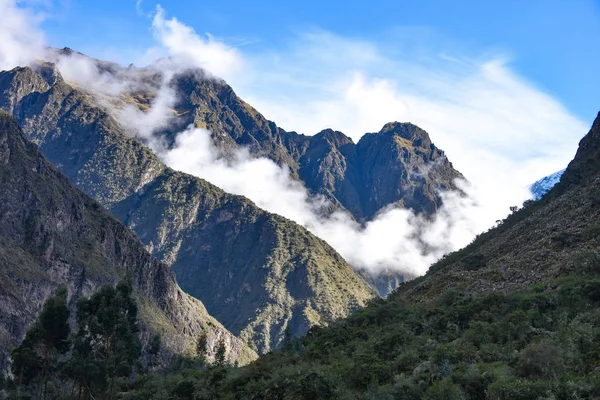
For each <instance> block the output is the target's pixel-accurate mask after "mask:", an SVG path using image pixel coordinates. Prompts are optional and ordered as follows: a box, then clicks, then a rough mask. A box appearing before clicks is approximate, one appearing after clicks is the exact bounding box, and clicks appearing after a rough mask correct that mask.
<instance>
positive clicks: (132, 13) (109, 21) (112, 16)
mask: <svg viewBox="0 0 600 400" xmlns="http://www.w3.org/2000/svg"><path fill="white" fill-rule="evenodd" d="M156 4H157V3H156V2H153V1H150V0H144V1H143V2H141V4H140V7H139V9H141V10H142V11H143V13H152V12H154V10H155V6H156ZM160 4H161V5H162V6H163V7H164V8H165V10H166V11H167V13H168V15H170V16H175V17H177V18H178V19H179V20H180V21H181V22H182V23H185V24H186V25H189V26H191V27H193V28H194V29H195V30H196V31H197V32H198V33H205V32H206V33H210V34H212V35H213V36H215V37H216V38H218V39H219V40H222V41H224V42H225V43H227V44H229V45H231V46H233V47H237V48H240V49H242V50H243V51H244V52H245V53H248V54H252V53H254V52H256V53H260V52H263V51H265V50H269V51H277V50H278V49H285V47H286V46H288V45H289V43H290V41H292V40H293V38H294V37H295V35H297V34H298V33H301V32H304V31H307V30H313V29H322V30H325V31H327V32H331V33H333V34H336V35H340V36H343V37H350V38H357V39H361V40H369V41H372V42H374V43H377V44H378V45H380V46H381V47H382V48H384V49H386V51H389V52H390V53H394V52H402V51H403V49H404V48H406V47H407V45H409V46H410V47H411V49H414V48H415V47H417V46H418V47H419V48H420V49H422V51H430V52H437V53H440V52H441V53H448V54H452V53H454V52H459V53H461V54H467V55H469V56H472V57H485V56H486V55H489V54H495V55H498V54H502V55H503V56H505V57H507V58H508V59H510V63H511V66H512V67H513V69H515V70H516V71H517V72H518V73H519V74H520V75H521V76H523V77H525V78H527V79H528V80H529V81H530V82H532V83H533V84H535V85H536V86H537V87H539V88H540V89H542V90H543V91H545V92H547V93H549V94H551V95H553V96H554V97H556V98H557V99H558V100H559V101H561V103H563V104H564V105H565V106H566V107H567V108H568V109H569V110H570V111H571V112H573V113H574V114H576V115H577V116H578V117H580V118H581V119H583V120H584V121H591V120H592V119H593V117H594V116H595V114H596V112H597V111H598V110H599V109H600V104H599V103H600V102H598V95H597V93H598V90H599V89H600V73H598V71H600V53H599V52H598V51H597V49H598V48H600V2H599V1H597V0H570V1H564V0H562V1H561V0H543V1H542V0H530V1H513V0H505V1H483V2H482V1H454V2H448V1H442V0H437V1H435V0H424V1H374V2H373V1H327V2H323V1H302V2H283V1H282V2H275V1H219V2H215V1H210V2H209V1H161V2H160ZM44 9H45V11H46V13H47V19H46V20H45V22H44V23H43V24H42V27H43V29H44V31H45V33H46V35H47V38H48V39H47V40H48V42H49V43H50V44H52V45H55V46H59V47H63V46H69V47H72V48H75V49H78V50H80V51H83V52H86V53H90V54H91V55H94V56H97V57H103V58H104V57H112V58H115V59H117V60H118V61H120V62H122V63H127V62H128V61H130V60H129V59H128V58H129V57H130V56H131V55H133V54H137V53H140V52H142V51H143V50H144V49H145V48H148V47H149V46H151V45H152V43H153V38H152V35H151V33H150V29H149V24H150V23H149V19H148V17H147V16H143V15H140V13H139V12H138V8H136V2H135V1H133V0H131V1H116V0H105V1H96V0H91V1H90V0H87V1H76V0H63V1H61V2H60V3H54V4H52V5H51V6H50V7H45V8H44ZM132 61H133V60H132Z"/></svg>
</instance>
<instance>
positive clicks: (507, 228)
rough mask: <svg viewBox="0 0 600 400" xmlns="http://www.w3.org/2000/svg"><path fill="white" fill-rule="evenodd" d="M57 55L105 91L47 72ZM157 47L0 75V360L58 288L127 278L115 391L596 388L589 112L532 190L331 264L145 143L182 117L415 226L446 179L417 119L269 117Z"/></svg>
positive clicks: (594, 206) (358, 218)
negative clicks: (428, 261) (570, 152)
mask: <svg viewBox="0 0 600 400" xmlns="http://www.w3.org/2000/svg"><path fill="white" fill-rule="evenodd" d="M73 59H77V60H79V61H82V60H83V62H85V63H86V65H89V66H91V67H93V68H94V69H95V71H96V73H97V74H98V76H99V77H102V78H103V79H106V82H109V83H112V84H118V86H119V90H117V91H108V90H106V91H102V90H99V88H98V87H97V86H94V85H87V86H86V85H85V84H84V83H82V82H78V81H70V80H66V79H65V78H64V77H63V76H62V74H61V71H60V68H59V66H60V63H61V62H63V63H64V62H68V60H73ZM65 60H67V61H65ZM170 62H172V61H170V60H162V61H158V62H157V63H155V64H153V65H150V66H148V67H144V68H136V67H133V66H131V67H129V68H124V67H122V66H120V65H117V64H113V63H108V62H104V61H100V60H96V59H92V58H89V57H87V56H85V55H83V54H80V53H77V52H75V51H73V50H71V49H68V48H65V49H60V50H59V49H49V50H48V57H47V59H46V60H43V61H42V60H39V61H38V62H36V63H35V64H32V65H29V66H23V67H17V68H14V69H12V70H9V71H2V72H0V108H1V110H0V182H1V185H2V191H1V192H0V343H1V345H2V351H1V352H0V357H1V359H0V365H2V367H3V368H4V369H9V368H10V358H11V350H10V349H13V348H15V347H17V346H19V345H20V344H21V343H22V342H23V339H24V338H27V337H29V336H26V335H30V333H28V332H31V329H33V328H36V327H38V326H39V322H36V321H37V320H38V318H39V316H40V315H44V312H45V311H43V310H46V308H45V306H44V303H45V302H46V301H47V300H48V299H50V300H51V301H55V300H53V299H55V297H53V296H54V295H55V294H56V293H57V291H58V290H59V289H60V288H66V289H67V292H68V300H67V301H66V307H67V308H68V310H69V312H70V313H71V314H70V315H72V316H74V315H75V314H76V313H78V312H80V311H81V307H82V306H81V304H83V303H82V302H81V301H80V299H86V298H88V297H90V296H91V295H92V294H93V293H95V292H98V291H99V290H101V288H102V287H103V285H107V284H108V285H115V284H117V282H125V281H127V282H130V284H131V287H132V290H133V297H134V299H135V303H136V304H137V310H138V315H139V335H138V336H139V343H140V354H141V357H140V360H141V361H140V366H139V371H143V370H144V369H143V368H147V370H146V371H147V372H148V373H140V374H139V376H138V377H137V378H138V379H136V380H130V381H127V379H125V378H127V377H128V376H124V377H123V379H124V380H123V382H121V383H122V388H121V389H122V393H121V394H122V396H123V398H132V399H137V398H140V399H141V398H207V399H208V398H232V399H233V398H252V399H263V398H277V399H287V398H311V399H317V398H344V399H346V398H347V399H350V398H361V399H362V398H365V399H366V398H386V399H387V398H390V399H392V398H414V399H417V398H431V399H433V398H457V399H458V398H474V399H476V398H477V399H478V398H486V397H485V396H487V395H490V394H491V395H490V396H491V397H489V398H497V399H509V398H523V399H525V398H540V397H539V396H543V395H548V396H558V397H552V398H595V397H594V396H597V395H600V394H599V393H598V391H597V387H598V386H595V385H596V384H597V383H598V382H600V375H599V372H598V368H600V367H599V366H598V360H599V358H598V357H599V356H598V354H600V349H598V346H597V343H598V342H599V341H597V339H598V338H600V336H599V335H600V330H599V328H598V313H597V305H598V300H599V297H598V291H599V289H598V287H599V285H598V271H599V269H598V265H600V263H599V261H598V260H599V259H600V255H599V254H598V252H597V251H598V233H599V229H598V226H597V225H598V224H597V223H596V221H597V220H598V216H599V215H598V213H599V211H598V210H599V209H598V204H600V200H599V195H598V192H599V191H600V189H599V188H598V182H599V178H598V177H599V174H600V168H599V166H598V160H599V159H600V155H599V152H600V133H599V132H600V130H599V129H600V122H599V120H598V119H597V120H596V122H594V124H593V126H592V129H591V131H590V132H589V133H588V135H587V136H585V137H584V138H583V139H582V141H581V143H580V146H579V150H578V152H577V155H576V156H575V159H574V160H573V161H572V162H571V164H569V166H568V168H567V169H566V171H565V172H564V174H563V175H562V177H560V182H559V183H558V184H557V185H556V186H555V187H553V188H552V189H550V191H549V193H547V194H545V195H543V196H541V197H540V199H539V200H537V201H528V202H526V204H525V205H524V207H523V208H521V209H519V210H516V211H515V212H514V213H512V214H511V215H509V216H508V217H507V218H506V219H504V220H502V221H499V224H498V225H497V226H496V227H494V228H493V229H490V230H489V231H488V232H485V233H482V234H480V235H479V236H477V237H476V238H475V239H474V240H473V242H472V243H471V244H469V245H468V246H467V247H465V248H463V249H462V250H459V251H457V252H453V253H450V254H447V255H445V256H444V257H443V258H442V259H440V260H439V261H437V262H436V263H435V264H433V265H432V266H431V267H430V268H429V271H428V272H427V274H426V275H424V276H421V277H417V276H416V274H415V273H414V271H411V270H402V269H400V268H398V266H397V265H381V266H379V268H378V269H369V268H365V267H364V266H362V265H351V264H352V263H350V262H349V261H348V260H346V259H345V258H344V257H343V256H342V255H341V254H340V253H341V251H338V250H336V248H335V247H334V246H332V245H331V244H330V243H328V242H327V241H326V240H325V239H324V238H322V237H319V236H317V235H316V234H315V233H314V232H312V231H311V229H310V227H309V226H303V225H302V224H299V223H297V222H294V221H293V220H291V219H288V218H286V217H284V216H281V215H278V214H276V213H272V212H269V211H267V210H264V209H262V208H260V207H258V206H257V205H256V204H255V203H254V202H253V201H252V200H250V199H248V198H246V197H244V196H241V195H235V194H230V193H228V192H227V191H225V190H222V189H221V188H219V187H217V186H215V185H214V184H213V183H211V182H209V181H208V180H205V179H202V178H199V177H196V176H194V175H192V174H187V173H185V172H181V171H178V170H176V169H173V168H171V167H169V166H168V165H166V164H165V162H164V161H163V160H162V158H161V157H162V156H163V155H164V153H165V152H169V151H171V150H173V149H175V148H176V147H177V145H178V142H177V135H178V134H180V133H181V132H182V131H186V130H190V129H202V130H204V131H208V132H209V133H210V142H211V146H212V147H211V148H213V149H215V151H217V152H218V153H219V157H220V160H223V161H222V162H224V163H226V162H227V160H230V161H231V160H235V158H236V157H239V155H240V154H246V155H247V157H249V158H250V159H257V158H264V159H268V160H270V161H271V162H273V163H275V165H277V166H278V167H281V168H283V169H284V170H285V171H287V173H289V177H290V178H291V179H292V180H293V182H295V184H297V185H300V187H302V188H303V190H305V191H306V192H307V193H309V194H310V196H311V199H317V200H318V201H317V200H315V202H317V203H318V207H316V208H315V210H316V211H315V212H316V213H318V215H319V216H322V217H324V218H326V217H327V218H330V217H332V216H334V217H335V216H339V215H344V216H345V218H347V219H348V220H349V221H352V223H353V224H356V226H365V225H366V224H368V223H369V222H372V221H376V220H377V217H378V215H381V213H384V212H386V211H389V210H403V212H406V213H410V215H413V216H414V218H418V219H416V220H418V221H431V220H435V218H436V215H437V213H438V212H439V211H440V210H441V209H442V207H443V206H444V201H445V199H446V198H447V197H444V196H445V194H447V193H452V194H453V195H454V196H456V197H457V198H465V197H466V196H467V193H465V192H464V191H463V189H462V188H463V186H462V184H461V182H464V181H465V177H464V176H463V175H462V174H461V173H460V172H459V171H457V170H455V169H454V167H453V165H452V163H451V162H450V161H449V160H448V158H447V157H446V155H445V154H444V152H443V151H442V150H441V149H439V148H437V147H436V146H435V145H434V143H433V141H432V139H431V138H430V137H429V134H428V133H427V132H426V131H425V130H423V129H421V128H420V127H417V126H415V125H413V124H411V123H399V122H390V123H388V124H386V125H385V126H383V128H382V129H381V130H380V131H379V132H376V133H367V134H365V135H364V136H363V137H362V138H361V139H360V141H358V142H357V143H354V142H353V141H352V140H351V139H350V138H349V137H347V136H346V135H344V134H343V133H342V132H338V131H335V130H333V129H325V130H323V131H321V132H319V133H317V134H315V135H313V136H306V135H303V134H299V133H296V132H288V131H285V130H283V129H282V128H280V127H278V126H277V125H276V124H275V123H274V122H272V121H269V120H267V119H266V118H265V117H264V116H262V115H261V114H260V113H259V112H258V111H257V110H255V109H254V108H253V107H252V106H251V105H249V104H248V103H246V102H245V101H244V100H242V99H241V98H239V97H238V96H237V95H236V94H235V93H234V91H233V89H232V88H231V87H230V86H229V85H227V83H225V82H224V81H223V80H221V79H219V78H217V77H214V76H211V75H209V74H208V73H206V72H205V71H203V70H200V69H185V68H184V69H174V70H173V69H168V68H166V69H165V68H164V66H162V67H161V65H162V64H161V63H167V64H168V65H171V64H169V63H170ZM165 93H166V94H165ZM155 115H156V116H157V117H156V119H152V118H154V117H153V116H155ZM132 116H133V118H132ZM128 117H129V118H128ZM136 118H137V122H138V123H137V124H134V123H133V122H132V121H134V122H135V121H136ZM152 121H153V122H155V124H153V125H148V124H147V123H149V122H152ZM466 178H468V177H466ZM550 186H552V185H550ZM548 189H549V188H546V189H545V190H548ZM416 231H417V233H416V234H415V238H414V239H415V241H416V242H419V243H420V245H421V246H422V247H420V248H421V249H427V248H428V243H421V242H422V241H421V240H420V239H421V236H419V232H418V231H419V229H416ZM424 267H425V268H426V267H427V266H424ZM78 304H79V305H78ZM491 313H492V314H494V315H498V316H499V317H498V318H499V319H494V318H491V317H490V314H491ZM75 322H76V321H75V318H74V317H72V318H71V320H70V323H71V324H72V325H74V324H75ZM77 322H80V321H77ZM499 324H502V326H500V325H499ZM32 327H33V328H32ZM499 331H502V332H504V333H505V335H504V336H502V335H501V334H499V333H498V332H499ZM500 336H502V337H500ZM155 337H160V338H161V339H160V340H161V347H160V351H158V350H157V351H155V350H152V349H153V348H154V347H153V343H154V342H153V340H154V338H155ZM25 342H27V340H25ZM199 342H201V343H202V346H200V345H199V344H198V343H199ZM13 358H14V353H13ZM154 358H157V359H158V361H156V360H154ZM151 360H154V361H151ZM186 363H187V364H186ZM142 364H144V367H142ZM174 365H176V367H175V366H174ZM234 365H235V366H236V367H240V366H241V368H233V366H234ZM13 366H14V364H13ZM167 366H171V367H172V368H171V367H167ZM130 367H131V366H130ZM136 368H137V367H136ZM161 368H162V370H161ZM168 368H171V369H168ZM160 371H163V372H164V373H161V372H160ZM153 372H154V373H157V374H158V375H157V376H156V377H153V375H151V373H153ZM48 379H49V378H47V377H46V383H47V382H48ZM56 379H59V378H56ZM113 383H114V382H111V383H110V385H109V384H108V383H106V382H104V383H102V384H100V383H94V384H96V385H97V387H106V385H108V387H110V388H111V389H110V390H111V391H110V393H111V394H112V389H113V386H112V385H113ZM102 385H105V386H102ZM157 385H158V386H159V387H158V386H157ZM73 387H75V381H74V382H73ZM81 387H82V386H81V385H80V388H81ZM19 388H20V384H19ZM159 389H160V390H159ZM19 390H20V389H19ZM47 390H48V389H44V393H46V391H47ZM56 390H57V391H59V389H56ZM80 390H83V389H80ZM86 390H87V392H85V391H84V393H87V394H88V395H90V396H91V395H92V393H93V390H92V389H90V388H88V389H86ZM80 393H81V392H80ZM190 393H191V394H190ZM194 393H195V395H194V396H195V397H190V396H192V394H194ZM561 393H563V394H564V393H567V394H566V395H565V396H566V397H565V396H563V397H561V396H562V394H561ZM569 394H576V397H569ZM162 395H164V396H166V397H160V396H162ZM188 395H189V396H188ZM436 396H437V397H436ZM482 396H483V397H482ZM549 398H550V397H549Z"/></svg>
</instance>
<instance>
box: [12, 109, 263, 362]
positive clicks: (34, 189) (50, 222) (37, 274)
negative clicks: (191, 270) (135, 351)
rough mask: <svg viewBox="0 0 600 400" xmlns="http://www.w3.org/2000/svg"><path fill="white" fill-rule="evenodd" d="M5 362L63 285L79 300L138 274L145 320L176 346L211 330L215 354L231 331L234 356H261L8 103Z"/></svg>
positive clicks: (187, 346)
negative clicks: (35, 140) (53, 156)
mask: <svg viewBox="0 0 600 400" xmlns="http://www.w3.org/2000/svg"><path fill="white" fill-rule="evenodd" d="M0 182H1V188H2V190H1V191H0V344H1V345H0V349H1V350H0V357H1V358H0V364H1V366H2V368H3V369H4V367H6V362H7V359H8V354H9V349H10V348H11V347H12V346H15V345H17V344H18V343H19V342H20V341H21V340H22V339H23V336H24V335H25V332H26V331H27V329H28V328H29V326H30V325H31V324H32V323H33V322H34V321H35V319H36V317H37V314H38V313H39V312H40V311H41V308H42V305H43V304H44V301H45V300H46V299H47V298H48V297H49V296H50V295H52V294H53V292H54V291H56V289H57V288H58V287H60V286H66V287H67V288H68V292H69V304H70V307H71V309H72V311H74V310H75V303H76V300H77V299H78V298H80V297H82V296H89V295H90V294H91V293H92V292H94V291H95V290H96V289H98V288H99V287H100V286H101V285H104V284H107V283H115V282H116V281H118V280H120V279H123V278H125V277H126V276H128V277H130V279H131V280H132V282H133V284H134V288H135V294H136V298H137V301H138V305H139V310H140V316H141V320H142V324H143V333H142V338H143V342H144V343H145V345H147V343H148V340H149V337H150V334H151V333H158V334H161V335H162V337H163V343H164V346H165V347H166V349H167V350H168V352H169V353H171V354H173V353H180V354H188V355H194V354H195V347H194V346H195V342H196V340H197V338H198V337H199V336H200V334H201V333H202V332H206V333H207V335H208V343H209V356H210V357H213V356H214V353H215V349H216V346H217V343H218V341H219V340H220V339H221V338H223V339H224V340H225V342H226V346H227V358H228V359H229V360H230V361H231V362H234V361H238V362H240V363H242V364H245V363H247V362H249V361H251V360H253V359H255V358H256V354H255V353H254V352H253V351H252V350H250V349H249V348H248V347H247V346H246V345H245V344H243V342H242V341H240V340H239V339H238V338H236V337H235V336H233V335H232V334H231V333H230V332H228V331H227V330H226V329H225V328H224V327H223V326H222V325H221V324H220V323H219V322H217V321H216V320H215V319H214V318H213V317H211V316H210V315H209V314H208V312H207V311H206V309H205V307H204V306H203V305H202V303H201V302H200V301H198V300H196V299H194V298H192V297H191V296H189V295H187V294H185V293H184V292H183V291H182V290H181V289H180V288H179V286H178V285H177V283H176V282H175V276H174V274H173V272H172V271H171V269H170V268H169V267H168V266H167V265H166V264H163V263H160V262H158V261H157V260H156V259H155V258H153V257H152V256H151V255H150V254H149V253H148V252H147V251H146V250H145V248H144V246H143V245H142V243H141V242H140V241H139V240H138V239H137V238H136V237H135V235H133V234H132V233H131V232H130V231H129V230H128V229H127V228H126V227H125V226H124V225H123V224H121V223H120V222H119V221H118V220H117V219H116V218H114V217H113V216H112V215H110V214H109V213H108V212H106V211H105V210H104V209H103V208H102V206H101V205H100V204H98V203H97V202H96V201H94V200H92V199H91V198H90V197H88V196H87V195H85V194H84V193H83V192H81V191H80V190H79V189H77V188H76V187H75V186H74V185H73V184H72V183H71V182H70V181H69V179H68V178H67V177H66V176H65V175H63V174H62V173H61V172H59V171H58V170H57V169H56V168H55V167H54V166H53V165H52V164H50V162H49V161H48V160H47V159H46V158H45V157H44V156H43V155H42V154H41V152H40V151H39V150H38V148H37V146H35V145H34V144H32V143H30V142H28V141H27V140H26V139H25V137H24V136H23V134H22V132H21V130H20V128H19V126H18V124H17V121H16V120H15V119H14V118H13V117H11V116H9V115H8V114H7V113H6V112H4V111H2V110H0Z"/></svg>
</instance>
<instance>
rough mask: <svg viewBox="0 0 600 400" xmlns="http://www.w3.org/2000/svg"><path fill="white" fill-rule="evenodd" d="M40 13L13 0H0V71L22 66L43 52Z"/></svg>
mask: <svg viewBox="0 0 600 400" xmlns="http://www.w3.org/2000/svg"><path fill="white" fill-rule="evenodd" d="M41 20H42V16H41V14H36V13H34V12H33V11H31V10H30V9H28V8H24V7H19V5H18V4H17V2H16V1H15V0H0V71H2V70H9V69H12V68H14V67H16V66H23V65H27V64H29V63H31V62H32V61H35V59H36V58H37V57H39V56H40V55H41V54H43V49H44V47H43V46H44V34H43V33H42V31H41V30H40V29H39V23H40V22H41Z"/></svg>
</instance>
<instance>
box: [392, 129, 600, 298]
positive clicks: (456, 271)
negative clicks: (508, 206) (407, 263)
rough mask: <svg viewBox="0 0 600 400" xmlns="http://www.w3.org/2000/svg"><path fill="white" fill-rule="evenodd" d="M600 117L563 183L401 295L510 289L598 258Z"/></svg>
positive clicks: (479, 237) (599, 230) (432, 270)
mask: <svg viewBox="0 0 600 400" xmlns="http://www.w3.org/2000/svg"><path fill="white" fill-rule="evenodd" d="M599 159H600V118H596V120H595V122H594V124H593V126H592V129H591V130H590V132H589V133H588V134H587V135H586V136H585V137H584V138H583V139H582V140H581V142H580V143H579V149H578V151H577V155H576V156H575V158H574V159H573V161H572V162H571V163H570V164H569V166H568V167H567V169H566V171H565V172H564V174H563V175H562V178H561V180H560V182H559V183H558V184H557V185H556V186H554V188H553V189H552V190H551V191H550V192H549V193H548V194H547V195H546V196H544V197H543V198H542V199H541V200H540V201H536V202H527V203H526V205H525V207H524V208H522V209H521V210H519V211H517V212H515V213H513V214H512V215H509V216H508V217H507V218H506V219H505V220H504V221H503V222H502V223H501V224H500V226H498V227H497V228H495V229H492V230H490V231H488V232H486V233H483V234H481V235H479V236H478V237H477V238H476V239H475V240H474V241H473V243H471V244H470V245H469V246H467V247H466V248H464V249H462V250H460V251H458V252H456V253H453V254H451V255H450V256H448V257H446V258H445V259H443V260H441V261H439V262H438V263H436V264H434V265H433V266H432V267H431V268H430V271H429V272H428V273H427V275H426V276H424V277H421V278H418V279H416V280H415V281H413V282H410V283H408V284H407V285H406V286H405V287H404V288H403V290H401V291H400V292H399V295H402V296H405V297H407V298H411V299H415V298H419V299H423V300H425V299H430V298H434V297H436V296H437V295H438V294H439V293H443V292H445V291H447V290H449V289H451V288H453V289H460V290H464V291H465V292H468V293H471V292H481V291H489V290H494V291H508V290H517V289H519V288H522V287H524V286H527V285H530V284H533V283H536V282H540V281H542V282H543V281H546V280H548V279H550V278H552V277H555V276H559V275H561V274H564V273H568V272H570V271H573V270H574V269H575V268H576V266H577V264H579V263H582V262H583V263H585V262H587V261H586V260H585V259H586V258H590V257H591V258H592V259H593V258H594V255H595V254H596V251H597V249H598V245H599V242H598V240H599V232H600V226H599V225H598V223H597V221H599V218H600V207H598V205H599V204H600V197H599V196H598V194H599V193H600V168H598V163H599V161H598V160H599Z"/></svg>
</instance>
